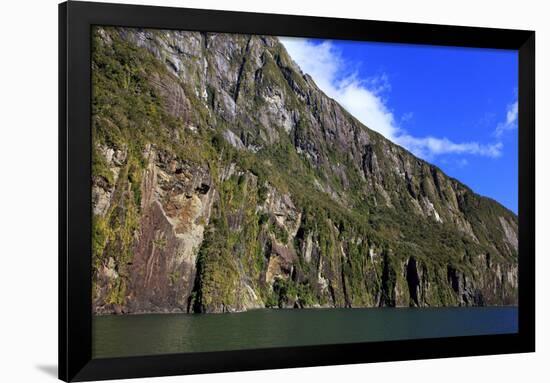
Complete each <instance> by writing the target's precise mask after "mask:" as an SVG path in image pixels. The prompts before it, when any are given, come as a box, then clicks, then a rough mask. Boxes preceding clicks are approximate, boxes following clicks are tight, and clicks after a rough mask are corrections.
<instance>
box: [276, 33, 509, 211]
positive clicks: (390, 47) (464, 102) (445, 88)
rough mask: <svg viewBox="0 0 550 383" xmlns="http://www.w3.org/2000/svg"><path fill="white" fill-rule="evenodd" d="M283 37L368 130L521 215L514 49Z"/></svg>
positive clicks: (292, 52)
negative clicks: (519, 205) (519, 211)
mask: <svg viewBox="0 0 550 383" xmlns="http://www.w3.org/2000/svg"><path fill="white" fill-rule="evenodd" d="M281 41H282V42H283V44H284V45H285V47H286V49H287V51H288V52H289V54H290V55H291V57H292V58H293V59H294V61H295V62H296V63H297V64H298V65H299V66H300V67H301V68H302V70H303V71H304V72H306V73H308V74H310V75H311V76H312V77H313V79H314V80H315V82H316V83H317V85H318V86H319V87H320V88H321V89H322V90H323V91H324V92H325V93H327V94H328V95H329V96H330V97H332V98H334V99H335V100H337V101H338V102H340V104H342V105H343V106H344V107H345V108H346V109H347V110H348V111H350V112H351V113H352V114H353V115H354V116H355V117H357V118H358V119H359V120H360V121H362V122H363V123H364V124H365V125H367V126H368V127H369V128H371V129H373V130H376V131H378V132H380V133H382V134H383V135H384V136H385V137H387V138H388V139H390V140H392V141H394V142H396V143H397V144H399V145H401V146H404V147H405V148H407V149H408V150H410V151H412V152H413V153H414V154H416V155H417V156H419V157H421V158H423V159H425V160H427V161H429V162H431V163H433V164H435V165H437V166H439V167H440V168H441V169H443V171H444V172H445V173H447V174H448V175H450V176H452V177H455V178H457V179H458V180H460V181H461V182H463V183H465V184H466V185H468V186H469V187H471V188H472V189H473V190H474V191H475V192H477V193H479V194H482V195H485V196H488V197H491V198H493V199H495V200H497V201H499V202H500V203H501V204H503V205H504V206H506V207H507V208H509V209H510V210H512V211H514V212H515V213H517V205H518V201H517V199H518V191H517V189H518V151H517V145H518V136H517V89H518V83H517V81H518V78H517V73H518V56H517V52H515V51H507V50H489V49H474V48H457V47H435V46H420V45H405V44H386V43H370V42H352V41H337V40H310V39H299V38H281Z"/></svg>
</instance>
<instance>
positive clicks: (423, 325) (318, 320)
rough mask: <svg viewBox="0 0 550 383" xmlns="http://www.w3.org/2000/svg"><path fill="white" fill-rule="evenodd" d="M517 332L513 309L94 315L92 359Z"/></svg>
mask: <svg viewBox="0 0 550 383" xmlns="http://www.w3.org/2000/svg"><path fill="white" fill-rule="evenodd" d="M515 332H517V307H483V308H422V309H414V308H397V309H396V308H369V309H309V310H253V311H248V312H244V313H237V314H194V315H193V314H151V315H129V316H101V317H95V318H94V322H93V355H94V357H95V358H101V357H117V356H136V355H150V354H169V353H180V352H203V351H221V350H239V349H247V348H266V347H284V346H305V345H316V344H328V343H353V342H369V341H382V340H397V339H414V338H437V337H447V336H464V335H483V334H506V333H515Z"/></svg>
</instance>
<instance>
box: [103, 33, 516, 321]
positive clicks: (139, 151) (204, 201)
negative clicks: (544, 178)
mask: <svg viewBox="0 0 550 383" xmlns="http://www.w3.org/2000/svg"><path fill="white" fill-rule="evenodd" d="M92 69H93V70H92V72H93V77H92V79H93V118H92V126H93V142H94V148H93V155H92V157H93V165H92V166H93V168H92V174H93V180H92V185H93V187H92V202H93V246H92V247H93V311H94V312H95V313H97V314H109V313H140V312H231V311H242V310H247V309H251V308H259V307H285V308H302V307H319V306H323V307H371V306H447V305H453V306H456V305H508V304H517V254H518V240H517V233H518V220H517V217H516V216H515V215H514V214H513V213H512V212H510V211H509V210H507V209H506V208H504V207H503V206H501V205H499V204H498V203H497V202H495V201H493V200H491V199H488V198H485V197H482V196H479V195H477V194H475V193H474V192H473V191H472V190H470V189H469V188H468V187H467V186H465V185H463V184H461V183H460V182H459V181H457V180H455V179H452V178H450V177H448V176H446V175H445V174H444V173H443V172H442V171H441V170H440V169H438V168H437V167H435V166H433V165H430V164H429V163H427V162H425V161H423V160H421V159H419V158H416V157H415V156H413V155H412V154H411V153H409V152H407V151H406V150H405V149H403V148H401V147H399V146H397V145H395V144H393V143H392V142H390V141H388V140H387V139H385V138H384V137H382V136H381V135H379V134H377V133H376V132H374V131H372V130H370V129H368V127H365V126H363V125H362V124H361V123H360V122H359V121H358V120H356V119H355V118H354V117H353V116H351V115H350V114H349V113H347V112H346V111H345V110H344V109H343V108H342V107H341V106H340V105H339V104H338V103H337V102H335V101H334V100H332V99H330V98H329V97H327V96H326V95H325V94H324V93H323V92H322V91H321V90H320V89H319V88H318V87H317V86H316V85H315V83H314V81H313V79H312V78H311V77H309V76H308V75H307V74H304V73H302V72H301V70H300V68H298V67H297V65H296V64H295V63H294V62H293V61H292V60H291V58H290V57H289V56H288V54H287V52H286V51H285V49H284V47H283V46H282V45H281V43H280V42H279V41H278V40H277V38H274V37H266V36H247V35H228V34H211V33H198V32H179V31H160V30H137V29H124V28H95V29H94V40H93V60H92Z"/></svg>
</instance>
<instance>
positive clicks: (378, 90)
mask: <svg viewBox="0 0 550 383" xmlns="http://www.w3.org/2000/svg"><path fill="white" fill-rule="evenodd" d="M280 40H281V42H282V43H283V45H284V46H285V48H286V50H287V51H288V53H289V54H290V56H291V57H292V59H293V60H294V61H295V62H296V63H297V64H298V66H299V67H300V68H301V69H302V71H304V72H305V73H308V74H309V75H310V76H311V77H312V78H313V79H314V80H315V83H316V84H317V86H318V87H319V88H320V89H321V90H323V91H324V92H325V93H326V94H327V95H328V96H329V97H331V98H333V99H335V100H336V101H338V102H339V103H340V104H341V105H342V106H343V107H344V108H346V109H347V110H348V111H349V112H350V113H351V114H352V115H354V116H355V117H356V118H357V119H358V120H359V121H361V122H362V123H363V124H365V125H366V126H367V127H369V128H370V129H372V130H375V131H377V132H379V133H381V134H382V135H384V136H385V137H386V138H388V139H390V140H392V141H393V142H395V143H397V144H399V145H402V146H404V147H405V148H407V149H408V150H410V151H411V152H413V153H414V154H416V155H417V156H419V157H422V158H426V159H428V158H432V157H434V156H437V155H442V154H470V155H479V156H485V157H491V158H496V157H499V156H500V155H501V154H502V143H500V142H497V143H495V144H487V145H486V144H480V143H478V142H461V143H456V142H453V141H451V140H449V139H447V138H436V137H414V136H412V135H410V134H409V133H407V131H405V130H404V129H402V128H401V127H400V126H399V124H398V122H397V120H396V118H395V116H394V114H393V112H392V111H391V110H390V108H389V107H388V105H387V101H386V100H385V99H384V98H383V97H382V93H384V92H386V91H388V90H389V89H390V83H389V81H388V77H387V76H386V75H385V74H382V75H380V76H377V77H372V78H369V79H365V80H362V79H359V78H358V77H357V74H356V73H355V72H353V71H351V70H350V69H349V68H348V64H346V62H345V61H344V60H343V58H342V56H341V54H340V52H339V51H338V50H337V49H336V48H335V47H334V46H333V45H332V44H331V43H330V42H329V41H324V42H322V43H320V44H315V43H312V42H311V41H308V40H307V39H301V38H287V37H284V38H281V39H280ZM411 117H412V113H406V114H405V115H403V117H402V118H401V121H402V122H404V121H407V120H409V119H410V118H411ZM516 119H517V103H516V109H515V115H514V110H513V109H509V111H508V115H507V119H506V121H507V124H513V123H514V121H515V120H516ZM508 121H510V122H508ZM505 126H508V125H506V124H505Z"/></svg>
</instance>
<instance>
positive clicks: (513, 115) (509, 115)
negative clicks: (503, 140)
mask: <svg viewBox="0 0 550 383" xmlns="http://www.w3.org/2000/svg"><path fill="white" fill-rule="evenodd" d="M517 122H518V102H517V101H516V102H514V103H512V104H510V105H508V109H507V110H506V120H505V121H503V122H501V123H499V124H498V125H497V128H496V129H495V136H497V137H500V136H502V133H504V132H505V131H507V130H513V129H516V128H517V126H518V124H517Z"/></svg>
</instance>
